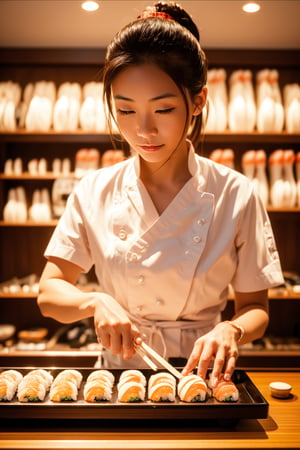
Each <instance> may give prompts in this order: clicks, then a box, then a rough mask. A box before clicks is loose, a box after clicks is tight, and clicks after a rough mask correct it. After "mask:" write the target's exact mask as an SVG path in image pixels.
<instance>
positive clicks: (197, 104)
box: [193, 86, 207, 116]
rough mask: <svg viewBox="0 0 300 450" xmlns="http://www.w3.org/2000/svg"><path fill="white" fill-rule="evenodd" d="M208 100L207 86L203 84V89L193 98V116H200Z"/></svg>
mask: <svg viewBox="0 0 300 450" xmlns="http://www.w3.org/2000/svg"><path fill="white" fill-rule="evenodd" d="M206 100H207V87H206V86H203V88H202V89H201V91H200V92H199V93H198V94H196V95H195V97H194V98H193V104H194V111H193V116H199V114H201V113H202V110H203V108H204V106H205V105H206Z"/></svg>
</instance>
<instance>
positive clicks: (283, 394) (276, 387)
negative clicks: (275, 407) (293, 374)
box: [269, 381, 292, 398]
mask: <svg viewBox="0 0 300 450" xmlns="http://www.w3.org/2000/svg"><path fill="white" fill-rule="evenodd" d="M269 386H270V391H271V395H272V397H277V398H288V397H289V396H290V394H291V390H292V386H291V385H290V384H288V383H283V382H282V381H273V382H272V383H270V384H269Z"/></svg>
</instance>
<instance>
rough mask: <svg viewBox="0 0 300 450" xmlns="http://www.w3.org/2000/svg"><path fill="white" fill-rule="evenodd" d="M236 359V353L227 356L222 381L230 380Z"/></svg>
mask: <svg viewBox="0 0 300 450" xmlns="http://www.w3.org/2000/svg"><path fill="white" fill-rule="evenodd" d="M237 358H238V351H236V352H233V353H232V354H230V355H229V357H228V359H227V363H226V366H225V370H224V380H226V381H229V380H230V379H231V377H232V374H233V372H234V369H235V366H236V360H237Z"/></svg>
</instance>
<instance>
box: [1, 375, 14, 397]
mask: <svg viewBox="0 0 300 450" xmlns="http://www.w3.org/2000/svg"><path fill="white" fill-rule="evenodd" d="M16 390H17V383H16V382H15V381H13V380H12V379H8V378H4V377H3V378H1V377H0V402H10V401H11V400H12V399H13V398H14V396H15V393H16Z"/></svg>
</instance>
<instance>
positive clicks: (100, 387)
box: [83, 380, 112, 403]
mask: <svg viewBox="0 0 300 450" xmlns="http://www.w3.org/2000/svg"><path fill="white" fill-rule="evenodd" d="M83 396H84V400H85V401H87V402H89V403H94V402H101V401H109V400H111V398H112V385H111V384H110V382H109V381H107V380H92V381H88V382H86V384H85V385H84V388H83Z"/></svg>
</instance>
